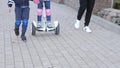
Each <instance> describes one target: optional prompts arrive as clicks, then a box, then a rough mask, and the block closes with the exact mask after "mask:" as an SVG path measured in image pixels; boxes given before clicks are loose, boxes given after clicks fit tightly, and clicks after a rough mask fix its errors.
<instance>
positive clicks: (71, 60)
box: [0, 0, 120, 68]
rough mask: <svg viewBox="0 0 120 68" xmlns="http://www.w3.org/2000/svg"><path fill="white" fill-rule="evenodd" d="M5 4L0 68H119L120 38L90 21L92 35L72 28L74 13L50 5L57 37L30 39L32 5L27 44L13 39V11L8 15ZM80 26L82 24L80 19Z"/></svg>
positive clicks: (0, 18)
mask: <svg viewBox="0 0 120 68" xmlns="http://www.w3.org/2000/svg"><path fill="white" fill-rule="evenodd" d="M6 3H7V1H6V0H4V1H0V8H1V10H0V27H1V29H0V68H120V58H119V57H120V42H119V40H120V35H119V34H117V33H115V32H112V31H109V30H108V29H105V28H104V27H101V26H99V25H98V24H96V23H95V22H104V21H96V20H97V19H96V20H95V18H93V19H92V20H91V24H90V27H91V29H92V30H93V32H92V33H85V32H83V31H82V27H83V23H81V25H80V26H81V27H80V29H79V30H75V29H74V27H73V24H74V22H75V19H76V13H77V11H76V10H74V9H72V8H70V7H67V6H65V5H62V4H56V3H53V2H52V20H53V21H54V20H58V21H59V23H60V25H61V32H60V35H58V36H56V35H55V34H54V32H47V33H45V32H37V34H36V36H32V35H31V22H32V20H35V19H36V5H35V4H33V3H31V5H30V7H31V13H30V23H29V27H28V31H27V34H26V36H27V39H28V40H27V42H26V43H25V42H23V41H21V39H20V37H19V36H18V37H16V36H15V34H14V32H13V29H14V9H13V12H12V13H10V14H9V13H8V8H7V6H6ZM81 22H84V21H83V19H82V21H81Z"/></svg>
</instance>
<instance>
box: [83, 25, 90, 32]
mask: <svg viewBox="0 0 120 68" xmlns="http://www.w3.org/2000/svg"><path fill="white" fill-rule="evenodd" d="M83 31H85V32H88V33H90V32H92V30H91V29H90V28H89V27H88V26H85V27H84V28H83Z"/></svg>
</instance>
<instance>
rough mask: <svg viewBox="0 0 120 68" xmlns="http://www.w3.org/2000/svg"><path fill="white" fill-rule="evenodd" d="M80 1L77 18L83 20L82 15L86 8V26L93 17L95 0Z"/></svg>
mask: <svg viewBox="0 0 120 68" xmlns="http://www.w3.org/2000/svg"><path fill="white" fill-rule="evenodd" d="M79 2H80V8H79V10H78V15H77V19H78V20H81V18H82V15H83V13H84V11H85V10H86V16H85V24H84V26H88V25H89V22H90V19H91V14H92V10H93V7H94V4H95V0H79Z"/></svg>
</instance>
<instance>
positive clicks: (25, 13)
mask: <svg viewBox="0 0 120 68" xmlns="http://www.w3.org/2000/svg"><path fill="white" fill-rule="evenodd" d="M22 9H23V13H22V18H23V23H22V34H21V38H22V40H26V37H25V34H26V30H27V26H28V20H29V11H30V8H29V7H27V8H22Z"/></svg>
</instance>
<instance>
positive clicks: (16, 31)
mask: <svg viewBox="0 0 120 68" xmlns="http://www.w3.org/2000/svg"><path fill="white" fill-rule="evenodd" d="M14 31H15V35H16V36H18V35H19V28H15V29H14Z"/></svg>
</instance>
